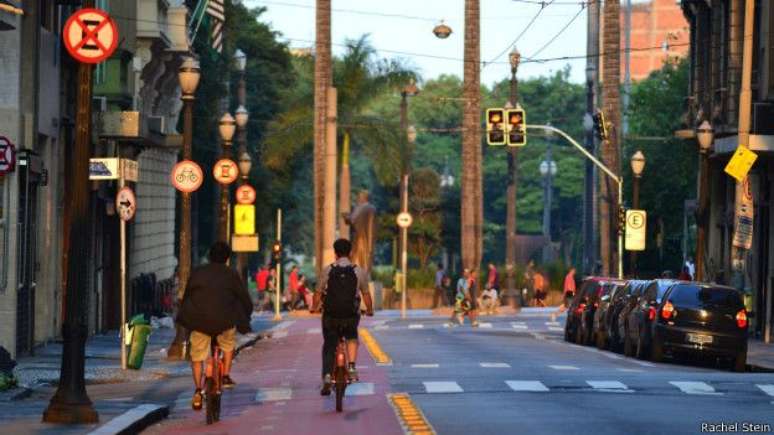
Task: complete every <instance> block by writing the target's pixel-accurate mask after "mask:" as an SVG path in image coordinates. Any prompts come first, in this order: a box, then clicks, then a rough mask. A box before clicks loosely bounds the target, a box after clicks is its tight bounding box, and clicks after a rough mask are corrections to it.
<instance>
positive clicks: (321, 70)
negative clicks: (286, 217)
mask: <svg viewBox="0 0 774 435" xmlns="http://www.w3.org/2000/svg"><path fill="white" fill-rule="evenodd" d="M315 31H316V34H315V61H314V248H315V249H314V254H315V260H316V264H315V266H316V270H317V273H318V275H319V273H320V271H321V270H322V264H323V262H322V257H323V231H324V229H323V227H322V226H323V207H324V205H325V145H326V117H327V107H328V103H327V99H328V94H327V92H328V88H329V87H330V86H331V0H317V11H316V23H315Z"/></svg>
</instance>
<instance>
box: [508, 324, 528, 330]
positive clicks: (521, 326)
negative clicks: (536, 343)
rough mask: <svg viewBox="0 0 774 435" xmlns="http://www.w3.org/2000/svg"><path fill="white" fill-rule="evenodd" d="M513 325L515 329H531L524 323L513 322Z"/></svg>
mask: <svg viewBox="0 0 774 435" xmlns="http://www.w3.org/2000/svg"><path fill="white" fill-rule="evenodd" d="M511 326H512V327H513V329H529V326H527V325H524V324H518V323H511Z"/></svg>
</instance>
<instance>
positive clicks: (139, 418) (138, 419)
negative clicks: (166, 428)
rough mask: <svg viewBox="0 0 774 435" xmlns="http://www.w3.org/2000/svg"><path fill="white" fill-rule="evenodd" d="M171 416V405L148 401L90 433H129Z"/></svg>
mask: <svg viewBox="0 0 774 435" xmlns="http://www.w3.org/2000/svg"><path fill="white" fill-rule="evenodd" d="M167 416H169V406H167V405H156V404H151V403H147V404H144V405H140V406H137V407H135V408H132V409H130V410H129V411H126V412H125V413H123V414H121V415H119V416H118V417H115V418H113V419H112V420H110V421H108V422H107V423H105V424H104V425H102V426H100V427H99V428H97V429H96V430H94V431H92V432H90V433H89V435H113V434H115V435H129V434H136V433H139V432H141V431H142V430H143V429H145V428H147V427H148V426H150V425H152V424H155V423H158V422H159V421H161V420H163V419H165V418H167Z"/></svg>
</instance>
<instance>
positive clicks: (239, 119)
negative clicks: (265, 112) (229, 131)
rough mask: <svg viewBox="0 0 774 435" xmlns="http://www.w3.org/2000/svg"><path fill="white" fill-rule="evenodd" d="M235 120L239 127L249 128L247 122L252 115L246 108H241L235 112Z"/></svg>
mask: <svg viewBox="0 0 774 435" xmlns="http://www.w3.org/2000/svg"><path fill="white" fill-rule="evenodd" d="M234 118H235V120H236V125H237V127H239V128H240V129H241V128H245V126H247V121H248V119H249V118H250V114H249V113H248V112H247V109H245V106H241V105H240V106H239V107H238V108H237V110H236V112H234Z"/></svg>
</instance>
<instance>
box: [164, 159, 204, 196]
mask: <svg viewBox="0 0 774 435" xmlns="http://www.w3.org/2000/svg"><path fill="white" fill-rule="evenodd" d="M169 178H170V180H171V181H172V185H173V186H175V189H177V190H179V191H181V192H184V193H191V192H196V190H197V189H199V187H201V185H202V182H203V181H204V172H203V171H202V167H201V166H199V165H197V164H196V162H194V161H192V160H181V161H179V162H178V163H177V164H176V165H175V167H174V168H172V173H171V174H170V176H169Z"/></svg>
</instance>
